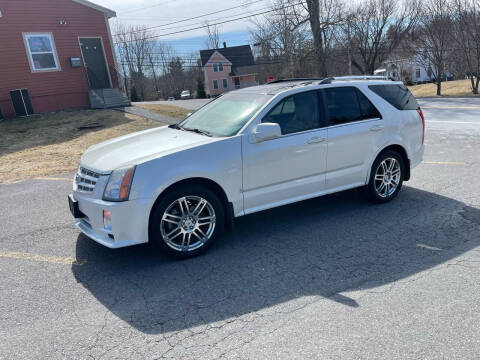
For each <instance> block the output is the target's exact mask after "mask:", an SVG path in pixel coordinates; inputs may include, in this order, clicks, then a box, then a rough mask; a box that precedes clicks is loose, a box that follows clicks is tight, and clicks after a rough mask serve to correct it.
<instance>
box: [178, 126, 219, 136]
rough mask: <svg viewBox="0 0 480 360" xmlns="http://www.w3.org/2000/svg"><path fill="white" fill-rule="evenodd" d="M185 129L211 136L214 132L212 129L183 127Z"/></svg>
mask: <svg viewBox="0 0 480 360" xmlns="http://www.w3.org/2000/svg"><path fill="white" fill-rule="evenodd" d="M182 129H183V130H186V131H192V132H194V133H197V134H202V135H205V136H210V137H212V136H213V134H212V133H211V132H210V131H207V130H201V129H197V128H195V129H191V128H185V127H184V128H182Z"/></svg>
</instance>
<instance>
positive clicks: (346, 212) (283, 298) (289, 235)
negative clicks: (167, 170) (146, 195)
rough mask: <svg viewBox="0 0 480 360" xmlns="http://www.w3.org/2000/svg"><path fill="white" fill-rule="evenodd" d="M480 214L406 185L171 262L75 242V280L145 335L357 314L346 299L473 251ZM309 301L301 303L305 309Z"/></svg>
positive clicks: (328, 205) (236, 235)
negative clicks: (383, 199)
mask: <svg viewBox="0 0 480 360" xmlns="http://www.w3.org/2000/svg"><path fill="white" fill-rule="evenodd" d="M479 226H480V210H479V209H476V208H473V207H470V206H467V205H465V204H464V203H462V202H459V201H457V200H454V199H450V198H448V197H444V196H440V195H437V194H434V193H431V192H427V191H422V190H418V189H415V188H411V187H404V189H403V190H402V193H401V194H400V195H399V197H398V198H397V199H396V200H395V201H393V202H391V203H388V204H383V205H372V204H369V203H367V202H365V201H364V200H363V198H362V197H361V195H360V194H359V192H358V191H347V192H343V193H339V194H334V195H330V196H326V197H323V198H318V199H312V200H307V201H303V202H300V203H296V204H292V205H288V206H284V207H280V208H276V209H272V210H268V211H264V212H261V213H257V214H253V215H249V216H246V217H243V218H239V219H238V220H237V221H236V225H235V228H234V230H233V231H231V232H229V233H227V234H226V236H225V237H224V238H222V239H221V240H220V241H219V242H218V243H217V244H216V245H215V246H213V247H212V248H211V249H210V250H209V251H208V252H207V253H206V254H204V255H202V256H199V257H196V258H193V259H189V260H182V261H179V260H173V259H170V258H168V257H165V256H163V255H162V254H159V253H157V252H155V251H152V248H151V247H150V246H148V245H145V246H137V247H131V248H125V249H118V250H115V251H113V250H111V249H107V248H104V247H102V246H100V245H97V244H96V243H95V242H93V241H92V240H90V239H88V238H87V237H85V236H83V235H79V237H78V240H77V245H76V256H77V259H87V262H86V263H85V264H84V265H83V266H72V272H73V274H74V276H75V278H76V279H77V281H78V282H80V283H81V284H82V285H83V286H84V287H85V288H86V289H87V290H88V291H89V292H91V293H92V294H93V296H95V298H96V299H98V301H100V302H101V303H102V304H103V305H104V306H105V307H106V308H107V309H109V310H110V311H111V312H112V313H113V314H115V315H116V316H117V317H119V318H120V319H122V320H124V321H126V322H127V323H129V324H130V325H131V326H133V327H135V328H136V329H138V330H140V331H142V332H145V333H165V332H169V331H175V330H181V329H186V328H190V327H193V326H196V325H206V324H210V323H212V322H218V321H221V320H228V319H229V318H232V317H236V316H240V315H244V314H248V313H252V312H257V311H263V310H265V311H268V308H269V307H271V306H274V305H277V304H284V303H285V304H287V303H288V302H289V301H290V300H293V299H300V298H302V300H301V301H300V302H302V301H307V300H305V299H310V300H311V299H317V300H318V299H322V298H328V301H336V302H338V303H341V304H344V305H345V306H349V307H352V308H355V307H358V306H360V305H359V304H358V303H357V301H356V300H355V299H353V298H350V297H348V295H345V294H342V293H345V292H347V291H352V290H359V289H368V288H376V287H379V286H382V285H385V284H389V283H392V282H394V281H397V280H399V279H403V278H406V277H409V276H412V275H415V274H417V273H419V272H422V271H425V270H427V269H429V268H432V267H434V266H436V265H438V264H441V263H444V262H446V261H448V260H450V259H452V258H454V257H456V256H458V255H460V254H461V253H463V252H465V251H468V250H469V249H471V248H474V247H476V246H478V245H479V243H480V239H479V237H478V236H476V237H474V233H476V234H478V231H479ZM310 300H308V301H310Z"/></svg>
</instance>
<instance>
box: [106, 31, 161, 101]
mask: <svg viewBox="0 0 480 360" xmlns="http://www.w3.org/2000/svg"><path fill="white" fill-rule="evenodd" d="M149 35H151V34H149V32H148V30H147V28H146V27H145V26H130V25H128V26H127V25H122V24H118V25H117V27H116V34H115V44H116V46H117V50H118V55H119V57H120V63H121V65H122V67H123V68H124V72H125V75H126V74H128V75H129V77H130V78H131V81H132V87H134V88H135V90H136V91H135V93H139V96H140V99H141V100H143V99H145V96H146V77H145V75H146V70H147V67H148V62H149V57H151V53H152V50H153V48H152V44H153V43H152V42H151V41H148V40H147V37H149Z"/></svg>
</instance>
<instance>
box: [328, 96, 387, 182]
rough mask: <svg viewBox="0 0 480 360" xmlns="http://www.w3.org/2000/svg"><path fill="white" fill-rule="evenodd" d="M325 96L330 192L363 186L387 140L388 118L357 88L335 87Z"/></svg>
mask: <svg viewBox="0 0 480 360" xmlns="http://www.w3.org/2000/svg"><path fill="white" fill-rule="evenodd" d="M322 93H323V96H324V102H325V106H326V109H327V118H328V125H329V127H328V156H327V172H326V189H327V190H332V189H337V190H341V189H344V188H350V187H354V186H360V185H363V184H365V181H366V173H367V172H368V168H369V166H370V159H371V158H372V156H373V154H374V153H375V152H376V150H377V144H378V143H379V141H380V139H381V138H382V137H383V133H384V127H385V124H384V119H382V116H381V115H380V112H379V111H378V110H377V109H376V108H375V106H374V105H373V104H372V103H371V102H370V100H368V98H367V97H366V96H365V95H364V94H363V93H362V92H361V91H360V90H359V89H357V88H356V87H353V86H345V87H331V88H326V89H324V90H322Z"/></svg>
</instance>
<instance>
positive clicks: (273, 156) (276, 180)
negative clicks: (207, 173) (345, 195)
mask: <svg viewBox="0 0 480 360" xmlns="http://www.w3.org/2000/svg"><path fill="white" fill-rule="evenodd" d="M320 101H321V98H320V97H319V93H318V91H308V92H303V93H298V94H295V95H291V96H289V97H286V98H284V99H283V100H281V101H280V102H279V103H278V104H277V105H276V106H275V107H274V108H273V109H272V110H271V111H270V112H269V113H268V114H267V115H266V116H265V117H264V118H263V119H262V122H268V123H278V124H279V125H280V128H281V129H282V136H281V137H279V138H276V139H272V140H267V141H263V142H260V143H251V138H250V137H249V134H245V136H243V140H242V141H243V143H242V151H243V190H244V208H245V213H251V212H255V211H258V210H262V209H266V208H270V207H273V206H277V205H281V204H285V203H288V202H293V201H297V200H300V199H301V198H302V197H303V198H306V197H309V195H311V194H313V193H318V192H321V191H323V190H324V188H325V167H326V154H327V131H326V129H323V128H322V127H323V125H324V119H325V117H324V116H323V106H320Z"/></svg>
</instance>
